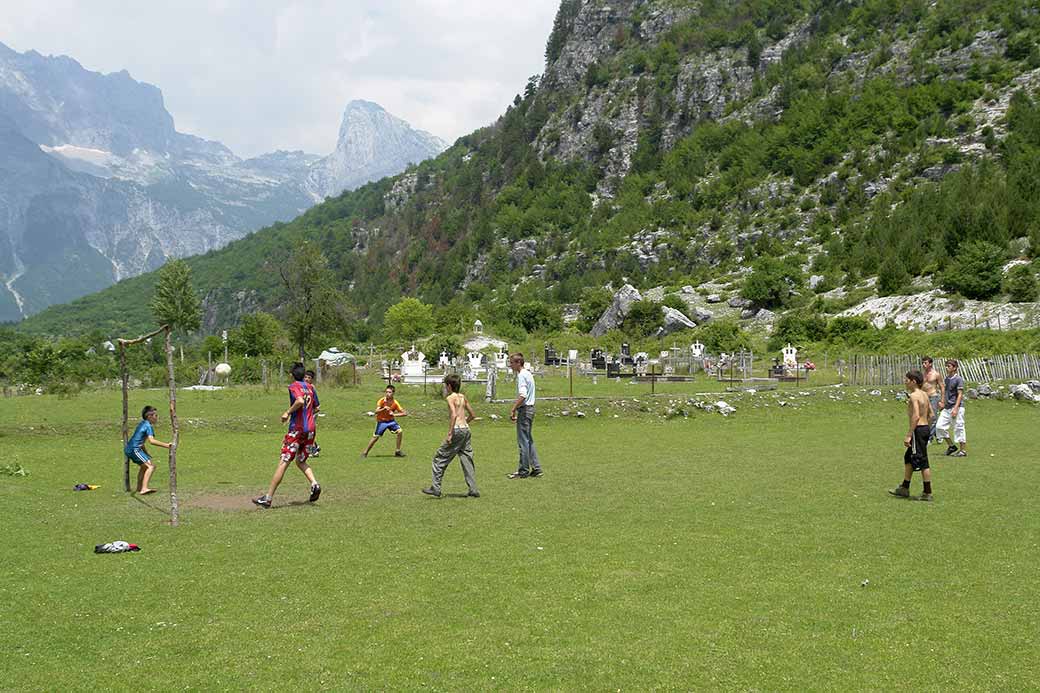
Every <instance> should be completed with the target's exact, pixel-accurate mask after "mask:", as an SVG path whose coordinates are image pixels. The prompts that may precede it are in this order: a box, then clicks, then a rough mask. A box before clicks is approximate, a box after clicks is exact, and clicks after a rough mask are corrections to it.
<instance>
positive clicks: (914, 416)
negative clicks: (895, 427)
mask: <svg viewBox="0 0 1040 693" xmlns="http://www.w3.org/2000/svg"><path fill="white" fill-rule="evenodd" d="M923 384H924V376H922V375H921V371H908V372H907V374H906V390H907V392H908V393H909V394H910V396H909V397H908V398H907V401H906V411H907V418H908V419H909V422H910V427H909V431H908V432H907V434H906V437H905V438H904V439H903V446H904V447H906V452H905V453H903V483H902V484H900V485H899V486H896V487H895V488H894V489H891V490H890V491H889V493H891V494H892V495H893V496H898V497H900V498H909V497H910V479H912V478H913V475H914V472H917V471H919V472H921V480H922V481H924V493H922V494H921V495H920V496H918V497H917V500H922V501H930V500H932V470H931V469H930V468H929V467H928V431H929V426H928V421H929V419H930V418H931V404H929V402H928V397H927V396H926V395H925V393H924V390H923V389H922V385H923Z"/></svg>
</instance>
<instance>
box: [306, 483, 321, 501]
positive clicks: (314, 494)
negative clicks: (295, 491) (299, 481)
mask: <svg viewBox="0 0 1040 693" xmlns="http://www.w3.org/2000/svg"><path fill="white" fill-rule="evenodd" d="M320 495H321V486H319V485H318V484H314V485H313V486H311V497H310V498H308V499H307V500H308V501H309V502H311V503H313V502H314V501H316V500H318V497H319V496H320Z"/></svg>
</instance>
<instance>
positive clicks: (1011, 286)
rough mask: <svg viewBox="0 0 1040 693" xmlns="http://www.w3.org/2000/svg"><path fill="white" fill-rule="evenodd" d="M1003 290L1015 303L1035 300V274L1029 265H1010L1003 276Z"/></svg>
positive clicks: (1036, 288) (1036, 289)
mask: <svg viewBox="0 0 1040 693" xmlns="http://www.w3.org/2000/svg"><path fill="white" fill-rule="evenodd" d="M1004 291H1006V292H1007V294H1008V299H1009V300H1011V301H1014V302H1015V303H1027V302H1029V301H1035V300H1036V295H1037V291H1038V286H1037V281H1036V275H1035V274H1034V273H1033V268H1032V266H1031V265H1017V266H1015V267H1012V268H1011V270H1010V271H1009V272H1008V273H1007V277H1005V278H1004Z"/></svg>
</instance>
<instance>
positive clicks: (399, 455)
mask: <svg viewBox="0 0 1040 693" xmlns="http://www.w3.org/2000/svg"><path fill="white" fill-rule="evenodd" d="M404 456H405V455H404V453H403V452H401V451H400V450H397V451H396V452H394V457H404Z"/></svg>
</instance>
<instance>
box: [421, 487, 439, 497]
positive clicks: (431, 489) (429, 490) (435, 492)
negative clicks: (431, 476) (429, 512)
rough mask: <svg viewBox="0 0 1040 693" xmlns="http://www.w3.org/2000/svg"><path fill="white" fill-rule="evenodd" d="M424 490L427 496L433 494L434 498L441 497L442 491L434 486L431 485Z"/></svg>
mask: <svg viewBox="0 0 1040 693" xmlns="http://www.w3.org/2000/svg"><path fill="white" fill-rule="evenodd" d="M422 492H423V493H425V494H426V495H427V496H433V497H434V498H440V497H441V492H440V491H438V490H437V489H435V488H434V487H432V486H431V487H429V488H424V489H423V490H422Z"/></svg>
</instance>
